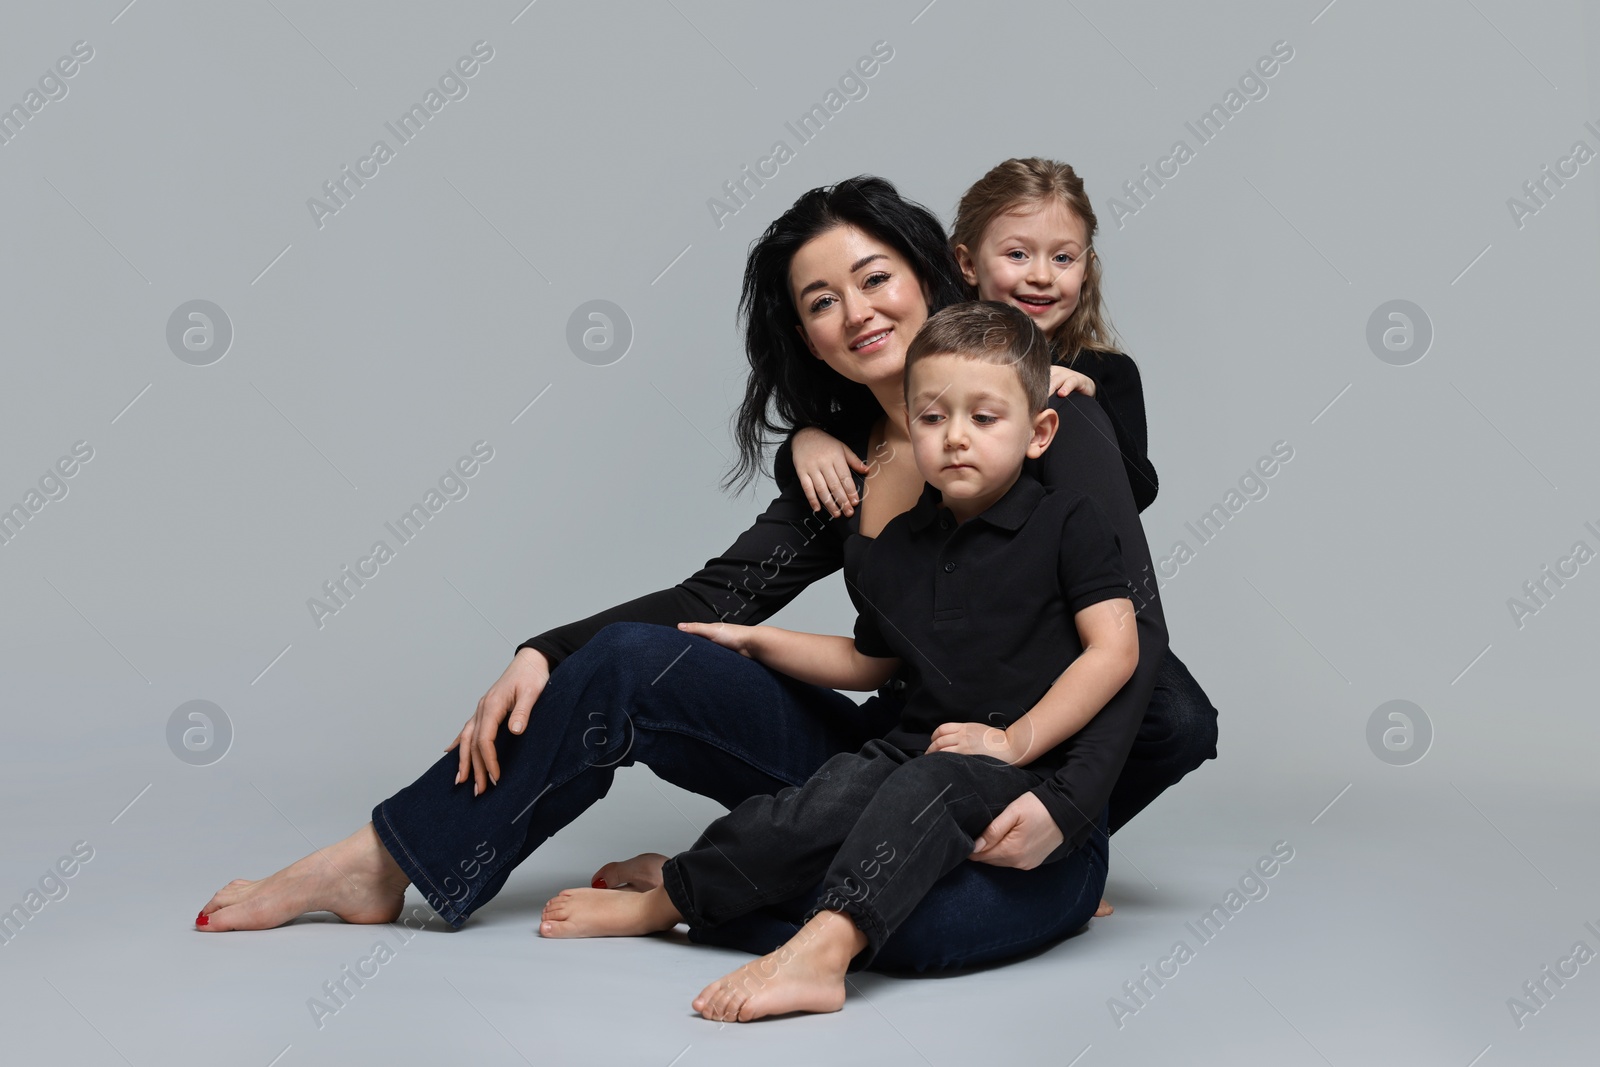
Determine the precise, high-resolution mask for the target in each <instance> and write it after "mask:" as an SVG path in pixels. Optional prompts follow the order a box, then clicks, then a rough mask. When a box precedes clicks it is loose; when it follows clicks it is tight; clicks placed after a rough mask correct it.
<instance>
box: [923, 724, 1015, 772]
mask: <svg viewBox="0 0 1600 1067" xmlns="http://www.w3.org/2000/svg"><path fill="white" fill-rule="evenodd" d="M932 737H933V743H932V744H930V745H929V746H928V753H933V752H964V753H966V754H967V755H969V756H993V757H994V758H995V759H998V760H1004V761H1005V762H1007V763H1016V762H1017V759H1018V758H1019V754H1018V753H1015V752H1013V751H1012V746H1011V738H1010V737H1009V736H1008V735H1007V734H1006V732H1005V731H1004V730H1002V729H1000V727H998V726H990V725H988V724H987V723H981V722H947V723H943V724H941V725H940V726H939V728H938V729H936V730H934V731H933V734H932ZM928 753H925V755H926V754H928Z"/></svg>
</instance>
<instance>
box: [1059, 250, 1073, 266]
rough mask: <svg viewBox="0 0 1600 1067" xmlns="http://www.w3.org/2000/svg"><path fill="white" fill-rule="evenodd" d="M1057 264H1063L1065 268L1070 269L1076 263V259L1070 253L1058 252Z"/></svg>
mask: <svg viewBox="0 0 1600 1067" xmlns="http://www.w3.org/2000/svg"><path fill="white" fill-rule="evenodd" d="M1056 262H1057V263H1059V264H1061V265H1062V266H1063V267H1070V266H1072V264H1073V263H1074V262H1075V260H1074V258H1073V256H1072V254H1071V253H1069V252H1057V253H1056Z"/></svg>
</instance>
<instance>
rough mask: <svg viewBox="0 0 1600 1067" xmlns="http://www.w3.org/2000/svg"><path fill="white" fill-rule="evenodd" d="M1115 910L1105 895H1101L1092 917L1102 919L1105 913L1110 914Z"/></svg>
mask: <svg viewBox="0 0 1600 1067" xmlns="http://www.w3.org/2000/svg"><path fill="white" fill-rule="evenodd" d="M1116 910H1117V909H1116V908H1113V907H1112V906H1111V901H1109V900H1107V899H1106V898H1105V897H1101V898H1100V906H1099V907H1098V908H1096V909H1094V917H1095V918H1096V919H1104V918H1105V917H1106V916H1107V915H1110V914H1111V913H1112V912H1114V911H1116Z"/></svg>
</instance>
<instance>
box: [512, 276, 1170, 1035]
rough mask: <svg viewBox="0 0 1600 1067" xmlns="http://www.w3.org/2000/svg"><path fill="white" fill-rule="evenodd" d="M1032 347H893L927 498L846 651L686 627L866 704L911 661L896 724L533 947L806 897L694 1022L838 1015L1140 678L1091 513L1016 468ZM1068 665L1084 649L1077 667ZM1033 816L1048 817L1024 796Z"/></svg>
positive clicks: (1074, 497)
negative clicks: (1006, 817)
mask: <svg viewBox="0 0 1600 1067" xmlns="http://www.w3.org/2000/svg"><path fill="white" fill-rule="evenodd" d="M1049 375H1050V359H1049V346H1048V345H1047V344H1046V343H1045V340H1044V337H1043V336H1042V335H1041V334H1040V333H1039V330H1038V328H1037V327H1036V326H1035V325H1034V324H1033V322H1032V321H1031V320H1030V319H1028V317H1027V316H1026V315H1025V314H1024V313H1023V312H1021V311H1019V310H1017V309H1016V308H1013V307H1010V306H1009V305H1006V304H1000V303H994V302H973V303H966V304H957V305H954V306H952V307H948V308H946V309H944V310H943V311H940V312H939V313H938V314H936V315H933V316H932V317H930V318H929V319H928V321H927V323H926V324H925V325H924V327H923V328H922V330H921V331H920V332H918V334H917V336H916V338H915V339H914V340H913V341H912V343H911V345H910V346H909V348H908V350H907V353H906V373H905V388H906V401H907V418H908V419H909V420H910V427H909V428H910V433H911V438H912V447H913V451H914V453H915V458H916V464H917V469H918V471H919V472H921V474H922V476H923V477H924V478H925V479H926V480H927V482H928V484H927V485H926V486H924V489H923V494H922V498H921V499H920V500H919V501H918V502H917V504H916V506H915V507H913V508H912V510H910V511H909V512H906V513H905V514H903V515H900V516H898V517H896V518H895V519H893V520H891V521H890V522H889V523H888V525H886V526H885V527H884V528H883V530H882V532H881V533H880V534H879V535H878V537H877V539H876V540H875V541H874V542H873V543H872V546H871V547H870V549H869V550H868V555H867V557H866V560H865V562H864V563H863V565H862V567H861V570H860V576H859V585H858V587H856V588H853V589H852V590H851V592H852V597H853V599H854V600H855V602H856V605H857V608H858V610H859V617H858V619H857V622H856V631H855V640H854V641H853V642H852V641H851V640H850V639H849V638H845V637H828V636H822V635H819V634H802V633H794V632H791V631H788V630H780V629H778V628H776V627H772V626H735V625H725V624H719V625H707V624H703V623H683V624H681V626H680V628H681V629H683V630H685V631H687V632H689V633H694V634H700V635H702V636H705V637H708V638H710V639H711V640H713V641H715V642H717V643H718V644H720V645H723V646H725V647H727V648H730V649H733V650H735V651H738V652H742V653H743V654H745V655H747V656H752V657H754V658H755V659H757V660H759V661H760V662H762V663H763V664H765V665H767V666H769V667H771V668H773V669H774V670H777V671H781V672H783V673H784V674H787V675H790V676H791V677H794V678H797V679H799V680H801V681H804V682H809V683H811V684H813V685H822V686H827V687H830V688H835V689H848V690H854V691H865V690H871V689H875V688H877V687H878V686H880V685H881V684H883V683H884V682H885V681H886V680H887V679H888V678H889V676H890V675H891V674H893V673H894V671H895V670H896V669H897V668H898V667H899V666H900V664H901V662H902V661H904V662H905V664H906V665H907V667H908V676H909V685H908V688H907V690H906V702H905V707H904V709H903V711H902V712H901V717H900V723H899V725H898V726H896V727H895V728H894V729H893V730H891V731H890V732H889V733H888V734H887V735H886V736H885V737H883V738H882V739H878V740H873V741H869V742H868V743H867V745H866V746H865V747H864V748H863V749H862V750H861V751H860V752H859V753H841V754H839V755H837V756H834V757H833V758H832V759H830V760H828V761H827V762H826V763H825V764H823V766H822V767H821V768H820V769H819V770H818V771H817V773H816V774H815V775H813V776H812V778H811V779H810V780H809V781H807V782H806V783H805V784H804V785H801V786H793V787H790V788H788V789H785V790H783V791H782V792H780V793H778V794H777V795H776V796H767V797H752V798H751V799H749V800H747V801H745V802H744V803H743V804H740V805H739V806H738V807H737V808H735V809H734V810H733V811H731V812H729V813H728V814H727V815H725V816H723V817H722V818H720V819H718V820H717V821H716V822H714V823H712V824H711V825H710V826H709V827H708V828H707V829H706V831H705V833H704V834H703V835H702V836H701V838H700V840H699V841H698V842H696V843H695V845H694V847H693V848H691V849H690V850H689V851H688V852H684V853H681V854H679V855H678V856H675V857H674V858H672V859H671V860H668V861H667V863H666V865H665V866H664V867H663V868H662V885H661V886H660V887H659V888H656V889H652V890H649V891H648V892H644V893H628V892H617V891H615V890H606V889H569V890H565V891H563V892H562V893H561V894H559V895H558V896H557V897H555V898H554V899H553V900H551V901H550V903H549V904H547V905H546V906H545V910H544V916H543V921H542V922H541V923H540V933H541V934H543V935H545V936H547V937H593V936H606V935H634V934H644V933H650V932H653V931H658V930H666V929H670V928H671V927H673V926H674V925H676V924H677V923H679V922H684V921H687V922H689V923H691V924H692V925H704V926H715V925H717V924H720V923H723V922H726V921H728V920H729V919H732V918H735V917H737V916H739V915H743V914H746V913H748V912H750V911H753V910H755V909H757V908H760V907H763V906H765V905H768V904H771V903H775V902H777V901H782V900H788V899H791V898H793V897H796V896H798V895H800V894H801V893H802V892H805V891H806V890H808V889H810V888H811V887H813V886H814V885H816V884H817V880H818V878H821V879H822V884H823V893H822V897H821V902H820V904H819V905H818V907H817V908H816V909H815V910H814V911H813V912H812V914H811V915H810V916H809V917H808V919H807V921H806V924H805V925H804V926H803V927H802V928H801V929H800V930H799V932H798V933H796V934H795V936H794V937H793V938H792V939H791V940H790V941H789V942H788V943H787V944H785V945H784V946H783V947H781V948H779V949H778V950H777V951H775V952H772V953H769V954H768V955H766V956H764V957H762V958H761V959H759V960H757V961H755V962H754V963H750V964H746V965H745V966H744V967H741V968H739V969H738V970H736V971H734V972H733V973H732V974H729V975H727V976H725V977H724V978H722V979H719V980H718V981H716V982H713V983H712V984H711V985H709V986H707V987H706V988H705V990H703V991H702V992H701V994H700V995H699V996H698V997H697V998H695V1000H694V1008H695V1010H696V1011H699V1012H700V1013H701V1014H702V1015H704V1016H705V1017H706V1018H708V1019H719V1020H723V1019H738V1020H740V1021H745V1020H749V1019H755V1018H759V1017H761V1016H763V1015H776V1014H782V1013H785V1012H791V1011H837V1010H838V1009H839V1008H841V1007H842V1006H843V1005H844V996H845V982H844V979H845V975H846V973H847V971H849V970H851V969H854V968H860V967H865V966H867V964H869V963H870V962H871V960H872V957H873V956H874V955H875V954H876V953H877V951H878V949H879V948H880V947H881V946H882V945H883V943H884V941H886V940H887V939H888V937H889V935H890V934H892V933H893V932H894V930H895V928H896V927H897V926H898V925H899V924H900V923H901V921H903V920H904V919H905V918H906V916H908V915H909V914H910V913H911V911H912V909H913V908H915V907H916V905H917V903H918V902H919V901H921V900H922V898H923V896H924V895H925V894H926V893H927V891H928V889H929V888H930V887H932V885H933V884H934V883H935V882H936V881H938V880H939V879H940V878H941V877H943V876H944V875H945V874H946V873H948V872H949V871H951V870H953V869H954V868H955V867H956V866H957V865H958V864H960V863H961V862H962V861H963V860H965V859H966V858H967V857H968V856H969V855H970V854H971V853H972V851H973V838H974V837H975V836H976V835H977V834H980V833H981V832H982V831H983V830H984V828H985V827H987V826H988V825H989V823H990V821H991V820H992V819H994V817H995V816H996V815H998V814H999V813H1000V812H1001V811H1002V810H1004V809H1005V807H1006V806H1007V805H1008V804H1010V803H1011V802H1012V801H1013V800H1015V799H1016V798H1017V797H1019V796H1021V795H1022V794H1023V793H1025V792H1029V791H1035V792H1040V793H1044V792H1046V790H1045V785H1044V783H1045V782H1046V781H1047V779H1048V778H1049V777H1050V775H1051V774H1052V773H1053V772H1054V771H1055V770H1056V769H1057V768H1059V767H1060V766H1061V765H1062V764H1063V763H1064V762H1066V760H1067V758H1068V751H1067V750H1068V747H1069V746H1066V745H1063V744H1062V742H1064V741H1066V740H1067V739H1068V738H1069V737H1071V736H1072V735H1073V734H1074V733H1076V732H1077V731H1078V730H1079V729H1081V728H1082V727H1083V725H1084V724H1085V723H1087V722H1088V721H1089V720H1090V718H1092V717H1093V716H1094V714H1095V713H1096V712H1097V711H1099V710H1100V708H1101V707H1102V706H1103V705H1104V704H1105V702H1106V701H1107V700H1109V699H1110V698H1111V696H1112V695H1114V694H1115V693H1116V692H1117V690H1118V689H1120V688H1122V685H1123V683H1125V682H1126V681H1127V680H1128V678H1129V677H1130V676H1131V675H1132V674H1133V669H1134V666H1135V664H1136V663H1137V661H1138V651H1139V650H1138V638H1137V636H1136V634H1135V626H1134V620H1133V605H1132V602H1131V601H1130V599H1129V593H1130V587H1129V584H1128V580H1127V578H1126V577H1125V576H1124V574H1123V572H1122V567H1121V562H1120V553H1119V550H1118V547H1117V544H1116V540H1115V538H1114V536H1113V535H1112V533H1111V529H1110V526H1109V524H1108V523H1107V522H1106V520H1105V519H1104V517H1103V516H1102V515H1101V513H1100V511H1099V508H1098V507H1097V506H1096V505H1095V504H1094V502H1093V501H1091V500H1089V498H1087V497H1085V496H1082V495H1080V494H1077V493H1074V492H1071V491H1069V490H1064V489H1062V490H1053V491H1047V490H1046V489H1045V488H1044V487H1043V486H1041V485H1040V484H1039V483H1038V482H1037V481H1036V480H1034V479H1033V478H1031V477H1029V476H1028V475H1026V474H1024V473H1023V472H1022V465H1023V461H1024V460H1025V459H1026V458H1029V457H1037V456H1039V455H1040V454H1041V453H1043V452H1044V450H1045V448H1046V447H1048V446H1049V444H1050V440H1051V438H1052V437H1053V436H1054V434H1055V431H1056V425H1057V419H1056V413H1055V412H1054V411H1052V410H1050V409H1049V408H1048V407H1047V406H1046V401H1047V398H1048V392H1049ZM1080 649H1081V652H1080ZM1041 799H1046V798H1045V797H1043V796H1042V797H1041Z"/></svg>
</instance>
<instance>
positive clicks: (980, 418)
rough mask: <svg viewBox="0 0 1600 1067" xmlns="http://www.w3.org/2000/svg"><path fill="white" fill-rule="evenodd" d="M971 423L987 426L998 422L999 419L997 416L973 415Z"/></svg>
mask: <svg viewBox="0 0 1600 1067" xmlns="http://www.w3.org/2000/svg"><path fill="white" fill-rule="evenodd" d="M972 421H973V422H975V423H977V424H978V425H980V426H988V425H990V424H991V423H996V422H999V421H1000V417H999V416H998V415H974V416H972Z"/></svg>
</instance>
